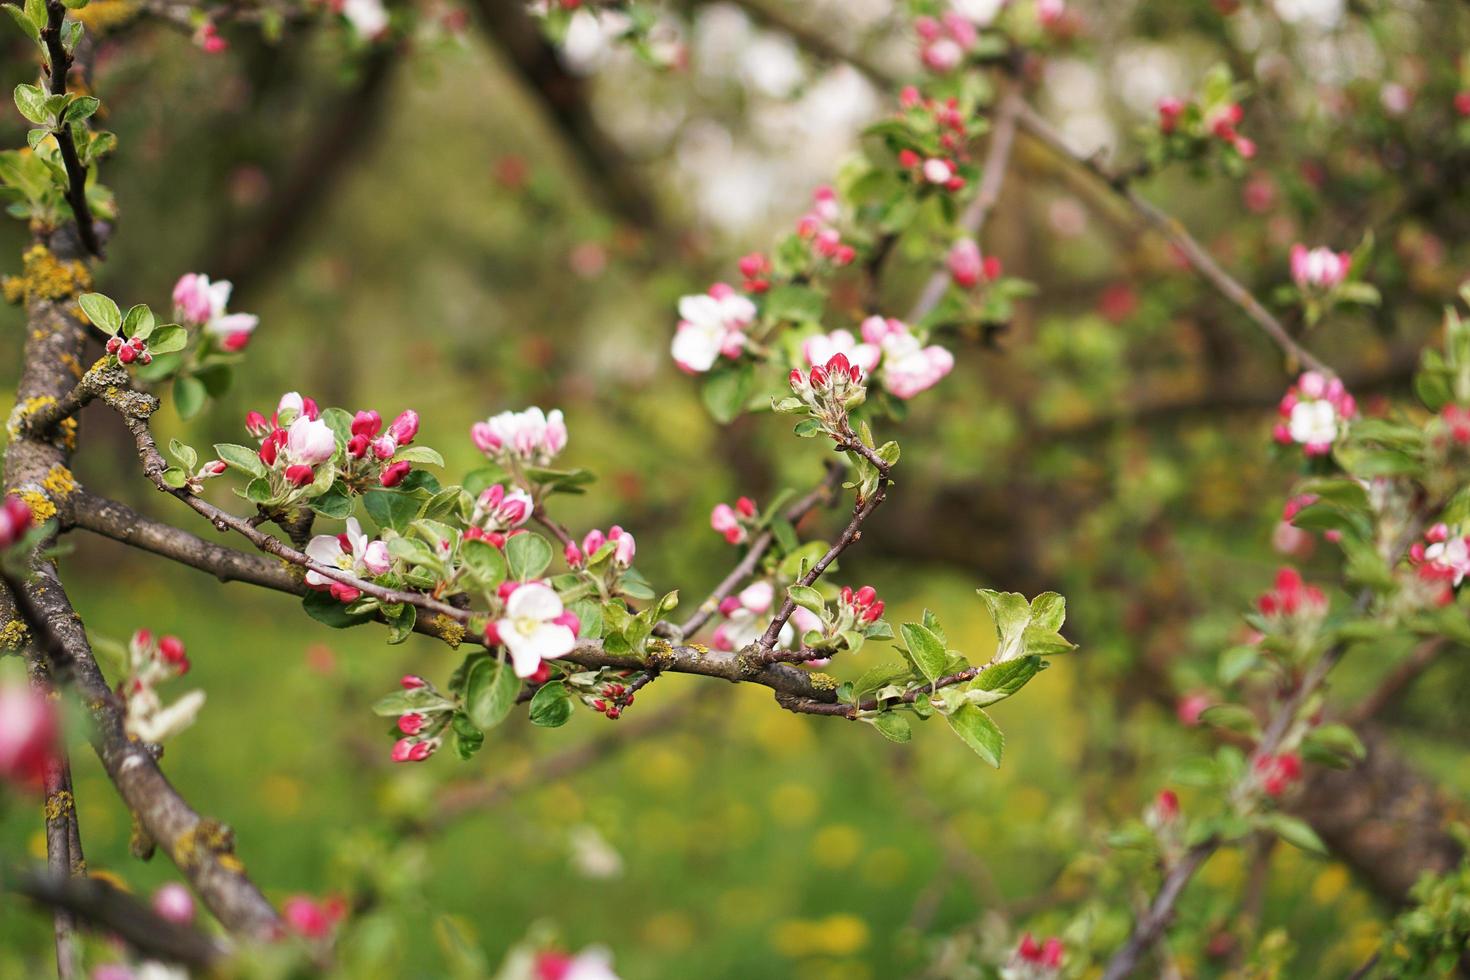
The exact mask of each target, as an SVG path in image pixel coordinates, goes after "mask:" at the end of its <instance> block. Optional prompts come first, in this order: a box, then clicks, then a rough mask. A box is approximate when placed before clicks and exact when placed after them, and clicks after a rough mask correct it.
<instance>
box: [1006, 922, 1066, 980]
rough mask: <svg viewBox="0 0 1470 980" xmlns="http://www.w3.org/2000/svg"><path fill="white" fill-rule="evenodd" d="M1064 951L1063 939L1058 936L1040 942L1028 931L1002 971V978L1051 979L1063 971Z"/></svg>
mask: <svg viewBox="0 0 1470 980" xmlns="http://www.w3.org/2000/svg"><path fill="white" fill-rule="evenodd" d="M1062 952H1063V950H1062V941H1061V940H1060V939H1058V938H1057V937H1055V936H1052V937H1051V938H1050V939H1048V940H1046V941H1045V942H1038V941H1037V940H1036V937H1035V936H1032V935H1031V933H1029V932H1028V933H1026V934H1025V935H1024V936H1022V937H1021V942H1020V944H1019V945H1017V946H1016V951H1015V952H1014V953H1012V954H1011V958H1010V960H1009V961H1007V963H1006V965H1005V967H1004V968H1002V970H1001V971H1000V975H1001V977H1002V980H1049V978H1051V977H1055V976H1057V975H1058V974H1059V973H1060V972H1061V969H1062Z"/></svg>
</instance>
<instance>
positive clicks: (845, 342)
mask: <svg viewBox="0 0 1470 980" xmlns="http://www.w3.org/2000/svg"><path fill="white" fill-rule="evenodd" d="M801 353H802V356H803V357H805V358H806V363H807V365H808V366H809V367H814V368H815V367H822V366H825V365H827V364H830V363H831V362H832V359H833V358H834V357H836V356H837V355H838V354H841V355H842V356H843V357H845V358H846V359H847V363H848V365H849V366H850V367H855V368H858V369H859V370H860V371H861V372H862V376H863V377H864V378H866V377H867V376H868V375H870V374H872V372H873V369H874V368H875V367H877V366H878V359H879V358H881V357H882V356H883V351H882V349H881V348H879V346H878V345H877V344H870V343H868V342H867V341H865V340H864V341H859V340H858V339H857V338H856V337H854V336H853V335H852V331H850V330H833V331H832V332H831V333H819V334H813V335H812V336H810V337H808V338H807V339H806V340H805V341H804V342H803V343H802V345H801Z"/></svg>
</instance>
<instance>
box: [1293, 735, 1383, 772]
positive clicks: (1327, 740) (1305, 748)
mask: <svg viewBox="0 0 1470 980" xmlns="http://www.w3.org/2000/svg"><path fill="white" fill-rule="evenodd" d="M1367 754H1368V750H1367V749H1366V748H1364V747H1363V742H1362V740H1361V739H1359V738H1358V736H1357V734H1356V733H1355V732H1354V731H1353V730H1352V729H1351V728H1349V727H1348V726H1346V725H1342V724H1331V725H1323V726H1322V727H1320V728H1316V729H1313V730H1312V731H1310V732H1308V733H1307V735H1306V737H1305V738H1303V739H1302V755H1303V756H1304V757H1305V758H1306V759H1307V761H1309V762H1316V763H1319V764H1321V765H1327V766H1336V767H1338V768H1346V767H1348V766H1350V765H1352V764H1353V763H1354V762H1358V761H1361V760H1362V759H1363V757H1364V756H1366V755H1367Z"/></svg>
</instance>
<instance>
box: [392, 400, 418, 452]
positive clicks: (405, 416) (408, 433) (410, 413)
mask: <svg viewBox="0 0 1470 980" xmlns="http://www.w3.org/2000/svg"><path fill="white" fill-rule="evenodd" d="M388 432H389V434H390V435H392V436H393V438H394V439H396V440H398V444H399V445H400V446H406V445H408V444H409V443H410V442H413V438H414V436H416V435H418V434H419V413H418V412H415V411H414V410H413V409H407V410H406V411H403V412H400V413H398V418H396V419H394V420H393V424H392V425H391V426H389V427H388Z"/></svg>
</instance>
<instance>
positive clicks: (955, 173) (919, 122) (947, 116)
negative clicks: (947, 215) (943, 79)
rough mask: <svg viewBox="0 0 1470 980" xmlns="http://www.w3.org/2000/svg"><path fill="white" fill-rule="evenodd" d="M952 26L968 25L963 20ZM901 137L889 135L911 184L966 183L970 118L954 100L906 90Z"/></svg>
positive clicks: (957, 186) (954, 186)
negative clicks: (963, 169) (964, 169)
mask: <svg viewBox="0 0 1470 980" xmlns="http://www.w3.org/2000/svg"><path fill="white" fill-rule="evenodd" d="M952 19H953V20H954V22H955V23H959V24H968V21H965V20H964V19H963V18H959V17H954V18H952ZM899 107H900V113H899V116H898V121H899V122H900V123H902V125H903V129H904V132H903V133H902V135H901V136H900V135H898V134H892V135H893V137H894V140H895V142H894V145H895V146H896V147H897V149H898V165H899V166H900V167H902V168H903V169H904V171H905V173H907V174H908V175H909V177H910V179H911V180H913V181H914V183H916V184H919V185H921V186H923V185H929V186H935V187H942V188H944V189H945V190H947V191H959V190H963V189H964V188H965V186H966V185H967V184H968V183H969V182H968V181H967V180H966V179H965V177H964V176H963V175H961V173H960V169H959V168H960V164H961V163H963V162H965V161H967V160H968V159H969V147H970V141H971V139H972V137H973V136H974V135H975V134H974V133H973V132H972V131H971V130H972V126H973V125H974V115H973V113H969V112H967V111H966V110H965V108H964V107H963V106H962V105H961V103H960V100H959V99H958V98H954V97H951V98H948V99H945V100H943V101H939V100H936V99H931V98H927V97H926V96H924V95H923V94H922V93H921V92H920V91H919V90H918V89H917V88H914V87H913V86H912V85H911V86H908V87H907V88H905V89H904V90H903V92H902V93H901V94H900V95H899Z"/></svg>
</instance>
